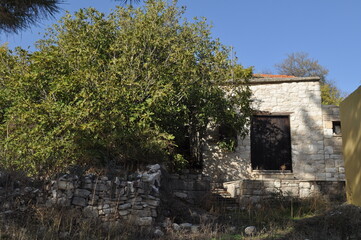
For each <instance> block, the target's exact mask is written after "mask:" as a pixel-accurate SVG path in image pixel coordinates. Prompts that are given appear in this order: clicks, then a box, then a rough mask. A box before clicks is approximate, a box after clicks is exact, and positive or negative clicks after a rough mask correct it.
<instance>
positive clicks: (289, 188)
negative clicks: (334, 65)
mask: <svg viewBox="0 0 361 240" xmlns="http://www.w3.org/2000/svg"><path fill="white" fill-rule="evenodd" d="M250 88H251V90H252V93H253V96H252V100H253V102H252V104H253V109H254V110H255V111H254V114H253V116H252V119H251V124H250V129H249V134H248V136H246V137H245V138H244V139H242V138H240V137H239V136H238V137H237V145H236V147H235V149H234V150H232V151H230V150H224V149H222V148H221V147H220V146H219V144H218V142H219V141H218V140H219V127H213V128H210V130H209V134H208V137H207V139H206V143H205V146H204V154H203V161H204V168H203V173H204V174H205V175H207V176H209V177H210V178H211V179H212V182H213V183H216V184H217V183H218V185H219V184H223V187H224V188H226V190H227V191H228V192H229V193H230V194H231V195H232V196H233V197H238V198H240V199H246V200H255V201H256V200H258V199H260V198H263V197H268V196H270V195H272V194H275V193H281V194H283V195H291V196H295V197H301V198H303V197H308V196H312V195H315V194H329V195H330V196H331V195H332V196H336V195H338V194H340V193H342V192H343V187H344V181H345V175H344V172H345V170H344V163H343V159H342V142H341V141H342V140H341V123H340V118H339V108H338V107H337V106H331V105H322V104H321V91H320V79H319V78H318V77H293V76H284V75H266V74H259V75H255V77H254V78H253V79H251V80H250Z"/></svg>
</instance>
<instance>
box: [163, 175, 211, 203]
mask: <svg viewBox="0 0 361 240" xmlns="http://www.w3.org/2000/svg"><path fill="white" fill-rule="evenodd" d="M167 185H168V189H169V191H170V192H171V193H172V194H173V196H174V197H177V198H179V199H182V200H184V201H185V202H187V203H190V204H192V205H201V204H202V203H203V202H204V200H205V199H206V198H207V197H208V196H209V194H210V190H211V186H210V177H207V176H204V175H202V174H171V175H170V176H169V177H167Z"/></svg>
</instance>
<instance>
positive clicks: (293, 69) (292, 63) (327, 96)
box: [275, 52, 343, 105]
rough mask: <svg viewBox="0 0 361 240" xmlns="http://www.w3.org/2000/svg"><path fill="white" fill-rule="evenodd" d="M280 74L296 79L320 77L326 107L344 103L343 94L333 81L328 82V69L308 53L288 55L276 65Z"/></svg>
mask: <svg viewBox="0 0 361 240" xmlns="http://www.w3.org/2000/svg"><path fill="white" fill-rule="evenodd" d="M275 67H276V69H277V72H278V74H284V75H292V76H296V77H314V76H317V77H320V80H321V99H322V104H325V105H339V104H340V102H341V101H342V99H343V98H342V97H341V92H340V90H339V89H338V88H337V87H336V86H335V84H334V83H333V82H331V81H328V80H327V78H326V77H327V74H328V69H326V68H325V67H323V66H322V65H320V64H319V63H318V60H314V59H311V58H310V57H309V55H308V54H307V53H304V52H296V53H291V54H288V56H287V58H286V59H285V60H284V61H283V62H281V63H279V64H276V65H275Z"/></svg>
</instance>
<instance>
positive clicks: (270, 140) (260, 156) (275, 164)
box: [251, 115, 292, 171]
mask: <svg viewBox="0 0 361 240" xmlns="http://www.w3.org/2000/svg"><path fill="white" fill-rule="evenodd" d="M251 162H252V169H253V170H288V171H292V159H291V134H290V119H289V116H273V115H272V116H261V115H260V116H253V117H252V123H251Z"/></svg>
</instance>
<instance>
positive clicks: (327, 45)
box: [0, 0, 361, 94]
mask: <svg viewBox="0 0 361 240" xmlns="http://www.w3.org/2000/svg"><path fill="white" fill-rule="evenodd" d="M64 1H65V3H63V4H62V6H61V7H62V9H63V10H62V11H61V12H60V13H59V14H57V15H56V16H55V19H51V20H46V21H42V23H41V24H39V25H38V26H33V27H31V28H30V29H29V30H27V31H22V32H20V33H19V34H4V33H1V35H0V44H2V43H4V42H8V43H9V47H10V48H14V47H15V46H21V47H23V48H27V47H28V46H30V49H34V48H33V43H34V42H35V41H36V40H38V39H40V38H41V37H42V34H39V32H40V33H43V32H44V29H45V28H47V27H50V26H51V24H52V23H55V22H56V21H57V19H59V18H60V17H61V16H62V15H64V13H65V10H68V11H70V12H74V11H75V10H77V9H79V8H85V7H90V6H91V7H95V8H96V9H98V10H99V11H102V12H105V13H109V12H110V10H111V9H114V8H115V6H116V5H117V4H119V2H115V1H113V0H64ZM179 5H184V6H186V7H187V11H186V17H187V18H188V19H191V18H193V17H201V16H203V17H206V18H207V19H208V21H209V23H211V24H212V25H213V26H214V27H213V30H212V33H213V36H214V37H216V38H220V40H221V42H222V43H223V44H225V45H228V46H233V48H234V50H235V51H236V53H237V57H238V59H239V63H241V64H242V65H244V66H246V67H247V66H254V68H255V72H256V73H257V72H265V71H267V72H275V69H274V64H276V63H280V62H281V61H282V60H283V59H285V58H286V56H287V54H289V53H292V52H300V51H302V52H306V53H308V54H309V55H310V57H311V58H314V59H317V60H318V61H319V63H320V64H321V65H323V66H324V67H326V68H327V69H329V71H330V72H329V75H328V79H329V80H332V81H334V82H335V83H336V86H337V87H339V88H340V89H341V90H342V91H344V92H345V93H346V94H349V93H351V92H352V91H354V90H355V89H356V88H357V87H358V86H360V85H361V75H360V72H361V0H302V1H301V0H233V1H231V0H224V1H219V0H179Z"/></svg>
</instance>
